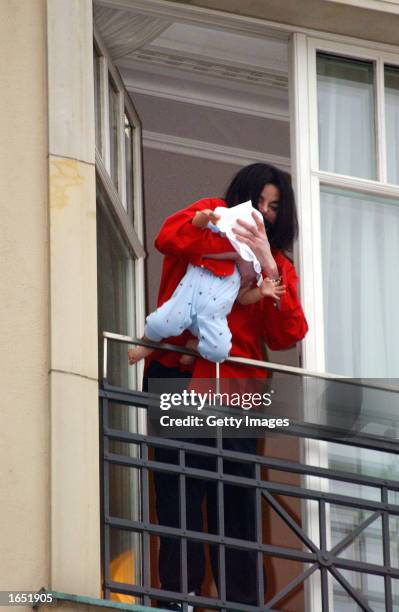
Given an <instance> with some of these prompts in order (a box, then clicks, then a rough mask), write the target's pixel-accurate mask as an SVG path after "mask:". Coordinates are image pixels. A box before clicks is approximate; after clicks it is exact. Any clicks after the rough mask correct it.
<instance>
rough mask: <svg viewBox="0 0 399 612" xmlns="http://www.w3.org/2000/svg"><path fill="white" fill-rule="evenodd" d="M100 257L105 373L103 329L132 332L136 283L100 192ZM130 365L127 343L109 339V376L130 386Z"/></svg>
mask: <svg viewBox="0 0 399 612" xmlns="http://www.w3.org/2000/svg"><path fill="white" fill-rule="evenodd" d="M97 199H98V206H97V260H98V263H97V265H98V316H99V321H98V330H99V357H100V364H99V368H100V369H99V371H100V372H102V332H103V331H110V332H114V333H117V334H124V335H131V333H132V327H133V324H132V319H133V316H134V313H133V312H132V310H131V308H130V307H129V305H130V304H132V303H133V299H132V295H131V293H132V291H133V287H134V283H133V281H132V278H131V275H132V272H133V266H132V263H133V262H132V261H131V256H130V253H129V251H128V250H127V248H126V247H125V245H124V243H123V241H122V240H121V238H120V236H119V235H118V229H117V227H116V225H115V224H114V222H113V221H112V218H111V215H110V214H109V213H108V211H107V208H106V204H105V197H104V195H103V193H102V192H101V191H99V192H98V196H97ZM130 377H131V368H129V366H128V362H127V345H125V344H122V343H116V342H110V343H109V349H108V379H109V382H111V383H113V384H116V385H124V386H129V384H130Z"/></svg>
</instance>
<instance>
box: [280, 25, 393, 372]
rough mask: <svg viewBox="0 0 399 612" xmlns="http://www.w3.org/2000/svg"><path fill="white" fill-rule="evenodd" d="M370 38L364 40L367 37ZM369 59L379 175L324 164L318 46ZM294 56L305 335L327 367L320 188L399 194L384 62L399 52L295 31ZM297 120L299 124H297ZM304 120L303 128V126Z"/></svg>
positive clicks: (311, 357) (311, 363)
mask: <svg viewBox="0 0 399 612" xmlns="http://www.w3.org/2000/svg"><path fill="white" fill-rule="evenodd" d="M362 42H363V43H364V41H362ZM319 51H320V52H323V53H331V54H332V55H336V56H343V57H345V58H352V59H354V60H356V59H358V60H366V61H370V62H372V63H373V64H374V65H375V94H374V95H375V137H376V161H377V168H376V170H377V178H376V179H375V180H373V179H363V178H358V177H352V176H348V175H344V174H338V173H333V172H326V171H322V170H320V169H319V147H318V126H317V117H318V114H317V71H316V54H317V52H319ZM292 60H293V63H294V66H295V67H294V77H295V74H296V84H295V83H294V86H293V91H292V97H291V101H292V109H293V111H292V112H293V115H294V121H293V123H294V125H293V128H292V129H293V130H294V136H293V143H294V147H293V149H294V151H293V152H294V155H293V166H294V167H293V171H294V174H295V176H296V182H297V193H298V199H299V201H300V204H301V205H300V207H299V215H300V227H301V234H302V235H301V240H300V243H299V249H298V252H299V253H298V254H299V260H300V269H301V280H302V298H303V303H304V310H305V312H306V314H307V317H308V320H309V328H310V329H309V333H308V335H307V336H306V337H305V339H304V341H303V364H304V367H306V368H307V369H311V370H317V371H320V372H324V371H325V346H324V315H323V291H322V286H323V285H322V266H321V235H320V188H321V187H323V186H330V187H340V188H342V189H347V190H351V191H357V192H361V193H364V194H365V195H367V196H379V197H391V198H392V197H393V198H399V185H394V184H392V183H388V181H387V159H386V133H385V86H384V66H385V64H388V65H390V66H397V67H398V68H399V58H398V55H397V54H393V53H390V52H388V51H386V50H384V49H378V48H376V47H375V44H374V46H373V47H370V48H369V47H364V46H360V45H351V44H347V43H342V42H338V41H336V40H326V39H325V38H316V37H313V36H306V35H305V34H294V35H293V40H292ZM295 125H296V126H298V128H297V129H295ZM299 126H300V130H299Z"/></svg>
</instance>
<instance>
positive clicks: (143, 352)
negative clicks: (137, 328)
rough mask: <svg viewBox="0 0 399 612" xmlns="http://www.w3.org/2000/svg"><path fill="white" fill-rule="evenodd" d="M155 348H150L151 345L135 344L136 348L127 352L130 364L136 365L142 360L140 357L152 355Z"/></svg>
mask: <svg viewBox="0 0 399 612" xmlns="http://www.w3.org/2000/svg"><path fill="white" fill-rule="evenodd" d="M153 350H154V349H152V348H150V347H149V346H135V347H134V348H131V349H129V350H128V352H127V356H128V360H129V365H134V364H135V363H137V362H138V361H140V359H144V358H145V357H148V355H151V353H152V351H153Z"/></svg>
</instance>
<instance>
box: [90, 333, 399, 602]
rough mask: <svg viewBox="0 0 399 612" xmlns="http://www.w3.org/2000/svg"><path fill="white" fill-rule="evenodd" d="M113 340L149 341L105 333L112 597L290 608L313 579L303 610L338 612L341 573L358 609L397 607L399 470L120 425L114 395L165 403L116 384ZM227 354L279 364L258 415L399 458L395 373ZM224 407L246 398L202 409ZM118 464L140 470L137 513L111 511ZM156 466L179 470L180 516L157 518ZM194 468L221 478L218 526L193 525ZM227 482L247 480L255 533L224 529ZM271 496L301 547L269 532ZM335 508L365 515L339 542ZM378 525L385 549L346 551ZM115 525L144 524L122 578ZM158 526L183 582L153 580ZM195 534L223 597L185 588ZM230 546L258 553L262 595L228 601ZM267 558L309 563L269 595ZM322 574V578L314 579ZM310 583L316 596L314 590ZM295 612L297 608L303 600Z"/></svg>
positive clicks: (108, 584)
mask: <svg viewBox="0 0 399 612" xmlns="http://www.w3.org/2000/svg"><path fill="white" fill-rule="evenodd" d="M109 342H117V343H122V344H142V343H141V342H140V341H139V340H136V339H133V338H130V337H127V336H120V335H117V334H111V333H104V347H103V356H104V360H103V364H104V369H103V380H102V383H101V385H100V404H101V413H102V436H103V444H102V466H103V487H102V491H103V561H104V591H105V595H106V597H109V596H110V594H111V593H119V594H125V595H130V596H133V597H135V598H136V600H137V601H138V602H140V603H142V604H143V605H144V606H151V605H152V604H153V603H154V601H155V600H157V601H168V602H169V601H176V602H180V603H181V604H182V610H185V611H187V610H188V606H189V605H193V606H195V607H196V609H198V608H206V609H213V610H221V611H222V612H223V611H230V610H231V611H232V610H237V611H240V612H247V611H248V612H251V611H255V610H280V609H282V610H283V609H285V608H284V605H283V604H284V602H286V601H287V598H289V597H290V595H291V594H292V593H294V592H297V590H298V588H301V587H303V585H305V584H306V585H307V587H306V588H307V592H306V597H307V598H308V599H309V601H310V599H312V601H315V600H316V601H318V602H319V603H316V604H314V603H313V604H312V606H313V607H312V608H311V605H310V604H309V603H307V604H306V607H304V608H303V610H304V611H305V610H306V612H310V610H314V611H315V612H316V611H317V612H318V611H319V610H322V612H333V610H334V612H338V611H339V607H337V604H335V605H334V603H333V602H334V601H335V600H336V601H338V599H339V597H338V596H337V595H336V593H335V591H334V590H333V589H332V587H331V582H332V580H333V579H334V581H335V584H337V585H340V591H341V593H345V594H346V597H348V598H349V599H350V600H351V601H352V603H353V602H355V603H356V604H357V605H358V606H359V608H360V609H361V610H365V611H367V612H372V611H373V610H377V609H378V610H386V611H388V612H390V611H393V610H394V609H399V608H395V607H394V606H399V590H398V588H397V585H399V582H398V581H399V563H398V560H397V553H398V542H395V541H394V539H393V534H394V533H396V531H395V529H396V527H395V526H397V525H399V522H397V521H399V482H398V480H397V479H396V473H395V477H390V475H389V474H388V477H387V474H386V473H384V474H382V473H378V474H377V475H370V474H366V473H353V472H351V471H348V470H343V469H340V468H337V467H334V468H332V467H331V466H329V465H328V464H326V465H308V464H306V463H304V462H300V461H293V460H291V459H281V458H275V457H268V456H264V455H260V454H257V455H252V454H249V453H244V452H237V451H234V450H228V449H226V448H225V447H224V445H223V435H222V433H221V432H220V431H219V430H217V432H216V434H215V438H214V446H208V445H205V444H203V443H201V440H200V439H198V441H192V440H191V441H185V439H184V438H183V439H174V438H173V439H171V438H167V437H163V436H158V435H147V434H145V433H140V432H139V431H129V430H126V429H125V428H121V427H117V428H115V427H113V426H112V419H111V418H110V415H111V413H112V410H113V409H114V407H115V406H119V407H121V406H125V407H130V408H129V409H143V410H145V411H150V412H151V411H154V412H155V413H157V412H158V411H159V395H158V394H157V393H143V392H141V391H137V390H131V389H128V388H125V387H120V386H115V385H113V384H111V383H110V382H109V381H108V358H107V356H108V344H109ZM151 346H154V347H157V348H158V347H159V346H160V345H158V344H155V343H154V344H153V345H152V344H151ZM161 346H162V348H163V349H164V350H167V351H170V350H173V351H176V350H178V352H185V353H188V352H190V351H187V350H185V349H176V347H174V346H170V345H161ZM229 361H232V362H235V363H238V364H241V365H251V366H253V365H255V366H257V367H260V368H263V369H266V370H268V371H269V372H272V373H274V375H273V377H272V378H271V383H269V390H270V393H272V394H273V397H274V398H275V399H274V401H273V408H271V409H270V410H269V408H268V409H267V410H269V412H266V413H265V412H262V417H265V418H275V417H276V415H277V416H281V415H284V416H289V418H290V426H289V427H288V428H286V429H285V430H284V432H283V433H284V435H285V436H294V437H297V438H298V437H299V438H301V439H304V440H306V441H309V440H310V441H311V440H319V441H325V442H330V443H335V444H339V445H344V446H343V447H342V448H344V447H352V448H356V449H369V450H370V451H371V452H374V453H375V452H381V451H382V452H383V453H384V457H385V458H386V457H396V455H397V453H398V452H399V418H398V416H397V415H399V395H398V393H399V387H398V386H397V385H395V384H393V383H392V381H370V380H352V379H346V378H340V379H339V378H337V377H336V376H333V375H328V374H321V373H316V372H309V371H306V370H304V369H301V368H295V367H291V366H283V365H278V364H273V363H268V362H258V361H254V360H249V359H242V358H238V357H232V358H230V359H229ZM215 376H216V383H215V389H216V392H218V391H219V390H220V384H223V381H220V377H219V368H218V367H216V368H215ZM269 381H270V379H269ZM395 382H396V381H395ZM216 410H217V414H218V415H235V416H237V415H240V416H242V414H243V411H242V410H240V409H233V408H228V407H225V406H218V407H217V409H215V407H214V406H209V407H205V408H204V409H203V411H202V414H203V415H204V417H206V416H207V415H212V414H215V411H216ZM191 412H192V408H190V407H186V408H184V409H183V415H184V414H190V413H191ZM281 433H282V432H281V430H279V431H278V433H277V432H276V430H273V431H268V435H269V434H270V435H281ZM118 445H119V446H118ZM156 448H158V449H159V448H164V449H170V450H171V451H174V452H175V454H176V462H171V463H165V462H160V461H156V460H155V459H154V457H153V452H154V449H156ZM126 449H128V450H127V451H126ZM129 449H130V450H129ZM132 449H134V451H133V452H132ZM193 455H196V456H201V457H204V458H209V466H211V464H212V467H209V468H206V469H199V468H197V467H191V466H190V465H189V464H190V457H192V456H193ZM227 462H230V463H231V462H240V463H242V464H246V465H248V466H250V467H251V469H250V472H251V476H250V477H243V476H236V475H233V474H231V473H229V469H226V463H227ZM393 463H394V462H393ZM113 466H119V468H117V469H127V470H133V471H134V472H135V473H136V474H138V477H137V479H136V480H137V488H136V494H137V496H138V498H139V499H138V502H139V503H138V504H137V506H136V513H135V515H134V516H133V515H132V516H128V517H127V516H115V515H113V514H112V512H111V510H112V507H113V504H112V496H110V491H111V489H110V470H112V469H115V468H114V467H113ZM266 470H273V473H275V474H278V475H279V476H278V477H277V478H276V477H274V478H273V479H271V478H269V477H268V476H267V475H265V471H266ZM157 472H158V473H164V474H173V475H175V476H176V478H177V479H178V482H179V501H178V503H179V514H180V521H179V527H170V526H166V525H159V524H158V523H157V522H156V520H155V518H154V509H153V506H154V504H153V500H152V494H151V479H152V477H153V475H154V474H155V473H157ZM284 473H285V474H287V473H289V474H291V475H295V476H296V484H287V483H286V482H284V478H283V477H282V475H283V474H284ZM193 478H194V479H197V480H198V479H200V480H204V481H206V482H210V483H214V486H215V489H216V492H217V499H218V521H217V523H218V530H217V533H206V532H203V531H201V532H199V531H193V530H191V529H189V528H188V526H187V514H186V510H187V508H186V495H185V492H186V486H187V479H193ZM228 485H234V486H237V487H242V488H243V489H245V490H248V491H251V492H252V494H253V498H254V508H255V517H254V539H253V540H251V541H247V540H241V539H236V538H234V537H231V535H229V534H226V533H225V528H224V488H225V486H228ZM359 491H360V492H361V494H360V493H359ZM287 500H288V501H287ZM289 500H301V503H302V520H296V518H295V517H294V515H293V512H292V511H291V510H290V504H289ZM265 506H267V507H268V508H269V509H272V510H273V512H275V513H276V515H277V516H278V517H279V519H280V520H282V521H283V522H284V524H285V525H286V527H288V529H289V530H290V531H291V532H292V534H294V535H295V537H296V538H297V540H298V542H299V545H298V546H297V547H296V548H293V547H288V546H284V545H275V544H271V543H270V542H268V537H267V534H264V533H263V531H264V530H263V525H262V514H263V512H264V510H265ZM332 508H336V509H339V511H340V512H341V511H345V509H347V510H348V512H349V511H351V512H357V516H358V521H357V524H355V525H353V526H352V527H353V528H351V529H350V530H347V533H345V534H344V535H343V536H342V537H341V539H339V538H338V539H337V537H335V540H334V542H331V526H330V520H331V512H332ZM311 517H313V518H311ZM315 517H316V518H315ZM312 521H313V523H312ZM312 525H313V526H312ZM376 525H378V529H377V528H376V530H377V531H379V539H380V544H381V551H382V554H381V555H380V558H379V557H378V555H377V557H376V558H375V559H374V558H372V559H370V558H369V557H367V556H366V558H363V559H358V558H351V557H350V555H349V558H348V555H346V556H345V554H344V553H345V551H348V549H349V548H350V547H351V546H352V545H353V544H354V543H355V542H356V541H357V540H359V538H361V537H362V536H364V534H366V533H367V532H368V530H369V529H370V528H372V527H373V526H376ZM315 526H316V527H317V529H315ZM112 530H115V532H116V530H118V532H126V533H130V534H136V535H135V537H136V541H137V550H136V551H135V552H136V556H137V554H138V555H139V557H140V559H139V572H138V574H139V577H137V576H136V578H135V579H129V581H126V582H122V581H119V580H115V576H114V575H113V574H112V572H111V569H110V568H111V564H112V556H113V552H112V550H111V537H110V536H111V532H112ZM316 532H317V533H316ZM160 536H163V537H170V538H175V539H177V540H178V541H179V543H180V558H181V564H180V565H181V575H180V584H181V589H180V590H179V591H178V592H177V591H166V590H164V589H161V588H159V586H158V585H157V583H156V575H155V574H156V570H154V568H155V567H156V559H155V560H154V556H155V557H156V550H155V546H154V544H152V545H151V542H152V543H153V542H154V540H155V539H156V538H158V537H160ZM192 542H197V543H202V544H203V545H205V544H207V545H208V546H212V547H217V550H218V570H219V571H218V574H219V576H218V585H217V587H218V596H217V597H215V598H213V597H209V596H207V597H205V596H201V595H190V594H189V592H188V576H187V546H188V544H189V543H192ZM226 549H240V550H242V551H248V552H251V553H253V554H254V555H256V573H257V581H256V584H257V593H256V597H257V605H246V604H242V603H237V602H234V601H228V600H227V596H226V595H227V594H226ZM353 556H356V555H353ZM268 558H275V559H285V560H287V561H288V562H292V561H295V562H297V563H299V564H302V565H301V570H300V571H299V572H297V574H296V575H295V577H294V578H292V579H291V580H288V582H287V584H285V585H284V586H283V588H281V589H280V590H279V591H278V592H273V593H272V594H270V593H269V592H268V591H266V596H265V586H266V585H265V583H264V562H265V559H268ZM151 570H152V571H151ZM348 572H355V573H356V574H352V577H353V576H357V578H356V579H352V578H351V577H350V574H348ZM136 574H137V572H136ZM317 575H318V578H317V579H315V577H316V576H317ZM372 577H379V579H380V581H382V582H383V588H381V589H380V590H379V591H376V589H375V588H374V587H373V586H371V587H368V586H367V585H368V584H371V585H373V584H374V583H373V579H372ZM370 581H371V582H370ZM133 582H134V583H133ZM365 585H366V586H365ZM310 591H312V593H313V594H312V595H310V594H309V593H310ZM337 598H338V599H337ZM281 605H283V607H282V608H281V607H280V606H281ZM374 606H377V607H374ZM290 609H291V608H290ZM342 609H346V608H342ZM301 610H302V608H301ZM298 612H301V611H300V610H299V609H298Z"/></svg>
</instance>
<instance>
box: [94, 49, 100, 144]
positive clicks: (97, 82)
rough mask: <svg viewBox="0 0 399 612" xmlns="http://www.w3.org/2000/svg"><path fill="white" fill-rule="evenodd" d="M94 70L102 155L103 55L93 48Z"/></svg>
mask: <svg viewBox="0 0 399 612" xmlns="http://www.w3.org/2000/svg"><path fill="white" fill-rule="evenodd" d="M93 70H94V115H95V128H96V147H97V150H98V151H99V152H100V153H101V155H102V133H101V108H102V105H101V101H102V98H101V57H100V56H99V54H98V53H97V49H96V48H95V47H94V48H93Z"/></svg>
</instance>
